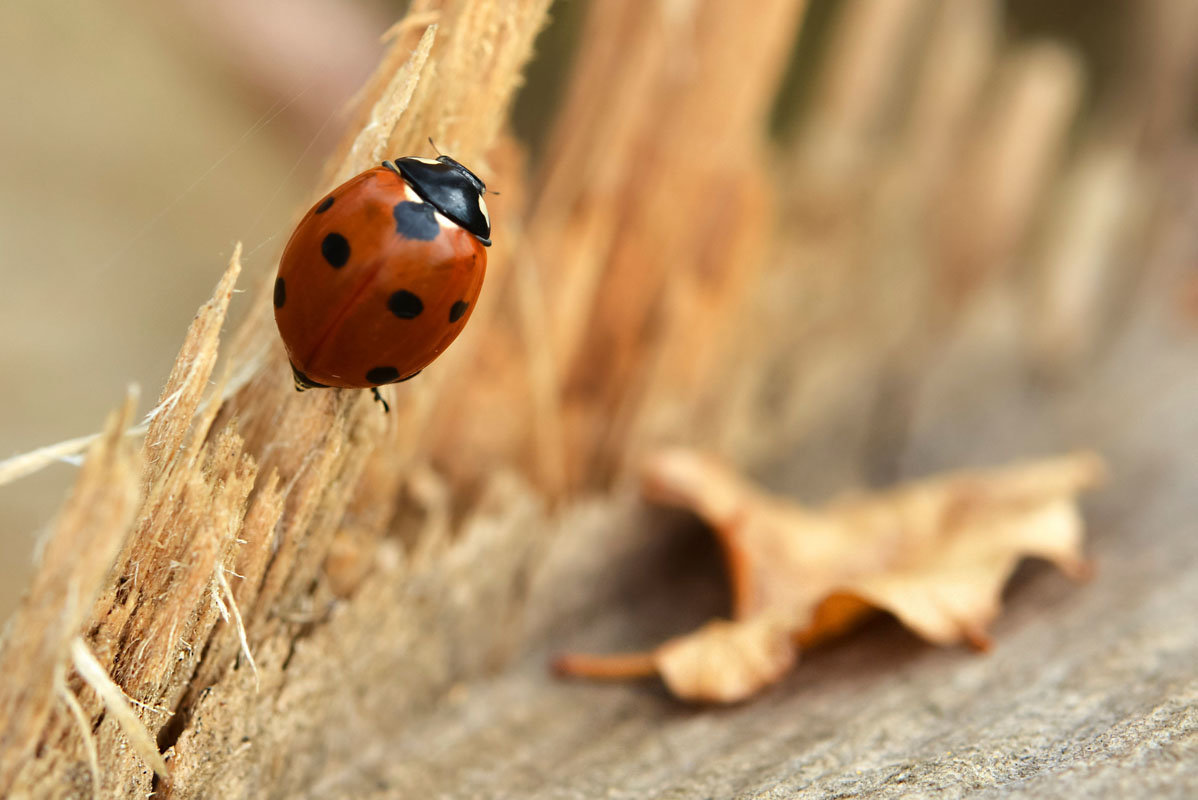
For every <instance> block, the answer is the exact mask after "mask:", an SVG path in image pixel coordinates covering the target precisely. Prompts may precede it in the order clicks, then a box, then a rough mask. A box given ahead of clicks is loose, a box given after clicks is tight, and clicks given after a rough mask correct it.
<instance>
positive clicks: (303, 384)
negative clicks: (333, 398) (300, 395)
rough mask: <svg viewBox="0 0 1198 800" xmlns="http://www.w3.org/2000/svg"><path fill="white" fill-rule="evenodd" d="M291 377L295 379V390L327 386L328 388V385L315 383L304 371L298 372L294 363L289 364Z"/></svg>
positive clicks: (325, 387) (324, 387) (300, 390)
mask: <svg viewBox="0 0 1198 800" xmlns="http://www.w3.org/2000/svg"><path fill="white" fill-rule="evenodd" d="M291 377H292V379H293V380H294V381H295V390H296V391H297V392H302V391H304V390H305V389H327V388H329V387H327V386H325V385H324V384H323V383H317V382H316V381H314V380H312V379H311V378H309V377H308V376H307V375H305V374H304V373H302V372H300V371H299V370H298V369H296V367H295V364H292V365H291Z"/></svg>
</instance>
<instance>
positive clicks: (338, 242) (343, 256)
mask: <svg viewBox="0 0 1198 800" xmlns="http://www.w3.org/2000/svg"><path fill="white" fill-rule="evenodd" d="M320 254H321V255H323V256H324V260H325V261H327V262H329V264H330V266H333V267H335V268H337V269H340V268H341V267H344V266H345V262H347V261H349V242H347V241H346V240H345V237H344V236H342V235H341V234H339V233H330V234H329V235H328V236H326V237H324V241H323V242H321V243H320Z"/></svg>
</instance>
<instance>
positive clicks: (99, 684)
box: [71, 636, 170, 779]
mask: <svg viewBox="0 0 1198 800" xmlns="http://www.w3.org/2000/svg"><path fill="white" fill-rule="evenodd" d="M71 663H72V664H74V666H75V671H76V672H78V673H79V677H81V678H83V681H84V683H86V684H87V685H88V686H90V687H92V691H94V692H95V693H96V694H97V695H99V697H100V699H101V700H102V701H103V702H104V707H105V708H106V709H107V710H108V713H109V714H111V715H112V717H113V719H115V720H116V722H117V725H119V726H120V728H121V730H122V731H123V732H124V734H125V737H126V738H127V739H128V740H129V744H130V745H131V746H132V747H133V752H135V753H137V755H139V756H141V759H142V760H143V761H145V762H146V765H147V766H149V767H150V769H152V770H154V772H155V774H157V775H158V777H160V778H163V779H167V778H169V777H170V773H169V772H168V771H167V768H166V761H165V760H164V759H163V757H162V754H161V753H159V752H158V745H157V744H156V743H155V741H154V737H153V736H151V735H150V732H149V731H148V730H146V726H145V725H144V724H143V723H142V721H141V720H140V719H139V718H138V716H137V714H136V713H134V711H133V705H132V703H133V702H134V701H133V700H132V698H130V697H128V696H127V695H126V694H125V693H124V692H123V691H122V690H121V687H120V686H117V685H116V682H115V681H113V680H112V678H111V677H109V675H108V673H107V672H106V671H105V669H104V667H103V665H101V664H100V662H99V661H97V660H96V657H95V656H94V655H93V654H92V651H91V649H90V648H89V647H88V646H87V643H86V642H84V641H83V639H82V638H81V637H78V636H76V637H75V638H74V639H72V640H71ZM139 705H144V704H139Z"/></svg>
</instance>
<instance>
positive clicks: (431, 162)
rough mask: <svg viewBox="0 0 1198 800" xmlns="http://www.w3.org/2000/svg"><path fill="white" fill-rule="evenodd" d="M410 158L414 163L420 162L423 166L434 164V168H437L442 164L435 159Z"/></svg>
mask: <svg viewBox="0 0 1198 800" xmlns="http://www.w3.org/2000/svg"><path fill="white" fill-rule="evenodd" d="M409 157H410V158H411V159H412V160H413V161H419V162H420V163H421V164H432V165H433V166H436V165H437V164H439V163H441V162H439V161H437V159H435V158H421V157H420V156H409Z"/></svg>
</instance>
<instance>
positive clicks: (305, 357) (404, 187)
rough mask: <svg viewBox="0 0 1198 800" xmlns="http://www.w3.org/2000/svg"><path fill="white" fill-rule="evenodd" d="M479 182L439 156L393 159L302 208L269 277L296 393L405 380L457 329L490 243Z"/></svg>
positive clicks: (453, 336) (475, 289)
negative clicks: (273, 274)
mask: <svg viewBox="0 0 1198 800" xmlns="http://www.w3.org/2000/svg"><path fill="white" fill-rule="evenodd" d="M486 192H487V187H486V185H485V184H484V183H483V182H482V181H481V180H479V178H478V176H477V175H475V174H474V173H473V172H471V171H470V170H468V169H466V168H465V167H464V166H462V165H461V164H459V163H458V162H457V161H455V160H453V159H452V158H450V157H449V156H444V155H443V156H440V157H439V158H437V159H436V160H432V159H427V158H416V157H410V158H397V159H395V161H384V162H383V163H382V165H381V166H378V167H374V168H373V169H369V170H367V171H365V172H363V173H362V174H360V175H358V176H356V177H354V178H350V179H349V180H348V181H346V182H345V183H343V184H341V185H340V186H338V187H337V188H336V189H334V190H333V191H332V192H330V193H329V194H328V196H326V197H324V198H323V199H322V200H320V202H318V203H317V204H316V205H315V206H313V207H312V209H311V210H310V211H308V213H307V214H305V215H304V218H303V219H301V220H300V222H299V225H298V226H297V227H296V229H295V233H293V234H292V235H291V240H290V241H288V242H287V247H286V249H285V250H284V251H283V258H282V260H281V261H280V262H279V275H278V277H277V278H276V279H275V294H274V303H275V322H276V323H277V324H278V326H279V333H280V334H281V335H282V337H283V345H284V346H285V347H286V349H287V356H288V358H289V359H290V361H291V369H292V372H293V373H294V375H295V388H296V390H297V391H303V390H305V389H312V388H326V387H341V388H354V389H371V390H372V391H373V392H374V396H375V399H376V400H378V401H379V402H381V403H383V408H384V409H387V404H386V402H385V401H383V399H382V397H380V396H379V392H378V387H379V386H382V385H384V384H388V383H399V382H400V381H406V380H408V379H409V378H414V377H415V376H416V375H417V374H419V373H420V371H421V370H422V369H424V368H425V367H426V366H428V364H429V363H430V362H432V361H433V359H435V358H436V357H437V356H439V355H440V354H441V353H442V351H444V350H445V348H446V347H448V346H449V344H450V343H451V342H452V341H453V340H454V339H456V338H457V336H458V334H459V333H461V332H462V328H463V327H465V325H466V321H467V320H468V319H470V314H471V313H472V312H473V311H474V304H475V302H476V301H477V300H478V294H479V291H480V289H481V288H482V283H483V275H484V274H485V273H486V269H487V251H486V248H487V247H490V245H491V218H490V216H489V215H488V213H487V205H486V203H485V202H484V201H483V195H484V194H486Z"/></svg>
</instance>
